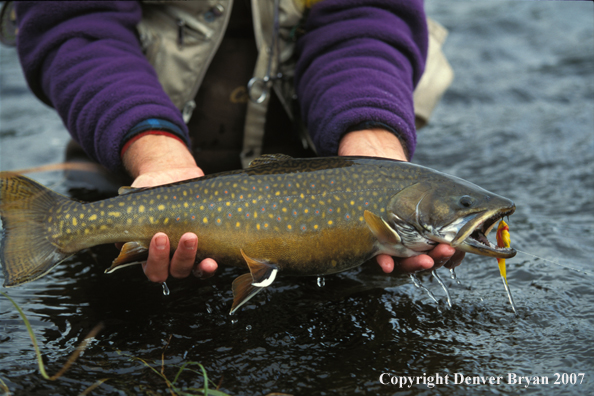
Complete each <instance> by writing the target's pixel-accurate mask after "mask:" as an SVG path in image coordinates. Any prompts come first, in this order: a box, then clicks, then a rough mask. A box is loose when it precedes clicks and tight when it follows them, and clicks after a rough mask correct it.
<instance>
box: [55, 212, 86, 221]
mask: <svg viewBox="0 0 594 396" xmlns="http://www.w3.org/2000/svg"><path fill="white" fill-rule="evenodd" d="M79 217H80V219H81V220H82V219H84V218H85V215H84V213H81V214H80V216H79ZM50 218H51V217H50Z"/></svg>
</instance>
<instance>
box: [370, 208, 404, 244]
mask: <svg viewBox="0 0 594 396" xmlns="http://www.w3.org/2000/svg"><path fill="white" fill-rule="evenodd" d="M363 216H364V217H365V222H366V223H367V226H368V227H369V229H370V230H371V232H372V233H373V235H375V237H376V238H377V240H378V241H379V242H380V243H381V244H382V245H383V244H388V245H397V244H399V243H400V241H401V239H400V235H398V233H397V232H396V231H394V230H393V229H392V227H390V226H389V225H388V224H387V223H386V221H385V220H384V219H382V218H381V217H379V216H376V215H374V214H373V213H371V212H370V211H368V210H366V211H365V212H364V213H363Z"/></svg>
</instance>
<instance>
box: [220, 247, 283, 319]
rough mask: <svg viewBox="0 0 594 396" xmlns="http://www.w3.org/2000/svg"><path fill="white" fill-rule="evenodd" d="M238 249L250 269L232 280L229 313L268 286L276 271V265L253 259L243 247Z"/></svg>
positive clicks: (274, 277) (272, 280)
mask: <svg viewBox="0 0 594 396" xmlns="http://www.w3.org/2000/svg"><path fill="white" fill-rule="evenodd" d="M240 251H241V255H242V256H243V258H244V259H245V262H246V263H247V265H248V267H249V269H250V273H249V274H243V275H241V276H238V277H237V278H236V279H235V280H234V281H233V305H232V306H231V312H229V314H232V313H233V312H235V311H236V310H237V309H238V308H239V307H241V306H242V305H243V304H245V303H246V302H248V300H249V299H250V298H252V297H254V296H255V295H256V294H257V293H258V292H260V291H261V290H262V289H263V288H265V287H268V286H270V285H271V284H272V282H274V280H275V279H276V274H277V272H278V267H277V266H276V265H274V264H271V263H269V262H267V261H265V260H255V259H253V258H251V257H250V256H248V255H247V254H245V252H244V251H243V249H241V250H240Z"/></svg>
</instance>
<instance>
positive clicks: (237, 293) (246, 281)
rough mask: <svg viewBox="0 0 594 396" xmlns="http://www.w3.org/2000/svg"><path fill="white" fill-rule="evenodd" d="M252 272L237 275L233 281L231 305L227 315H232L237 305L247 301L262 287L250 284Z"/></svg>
mask: <svg viewBox="0 0 594 396" xmlns="http://www.w3.org/2000/svg"><path fill="white" fill-rule="evenodd" d="M252 281H253V279H252V274H243V275H241V276H238V277H237V278H235V280H234V281H233V305H232V306H231V311H230V312H229V315H232V314H233V313H234V312H235V311H237V309H239V307H241V306H242V305H243V304H245V303H246V302H248V301H249V300H250V298H252V297H254V296H255V295H256V294H258V293H259V292H260V291H262V290H263V289H264V288H263V287H258V286H254V285H253V284H252Z"/></svg>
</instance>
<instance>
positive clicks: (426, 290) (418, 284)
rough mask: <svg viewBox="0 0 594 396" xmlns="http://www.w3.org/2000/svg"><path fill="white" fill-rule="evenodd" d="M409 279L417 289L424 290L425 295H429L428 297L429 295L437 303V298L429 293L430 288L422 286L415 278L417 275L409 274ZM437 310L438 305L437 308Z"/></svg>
mask: <svg viewBox="0 0 594 396" xmlns="http://www.w3.org/2000/svg"><path fill="white" fill-rule="evenodd" d="M410 280H412V283H413V284H414V285H415V286H416V287H418V288H419V289H422V290H424V291H425V292H426V293H427V295H429V297H431V299H432V300H433V301H435V303H436V304H438V305H439V302H438V301H437V298H435V296H434V295H433V293H431V290H429V289H427V288H426V287H425V286H423V285H422V284H421V282H419V280H418V279H417V276H416V275H415V274H410ZM437 309H438V310H439V307H438V308H437Z"/></svg>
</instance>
